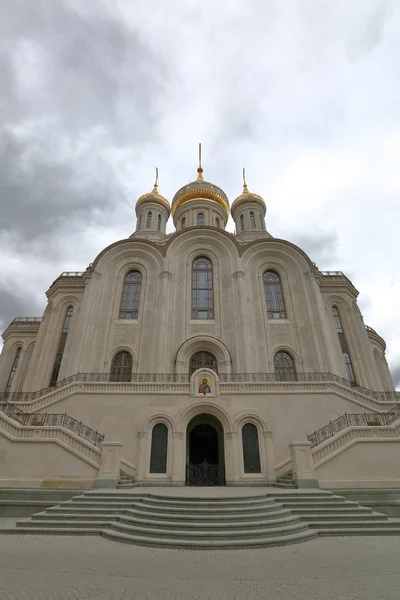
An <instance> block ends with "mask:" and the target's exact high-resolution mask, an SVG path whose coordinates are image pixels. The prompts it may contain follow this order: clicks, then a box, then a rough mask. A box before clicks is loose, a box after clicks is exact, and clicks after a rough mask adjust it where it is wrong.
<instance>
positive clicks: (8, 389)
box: [6, 348, 22, 393]
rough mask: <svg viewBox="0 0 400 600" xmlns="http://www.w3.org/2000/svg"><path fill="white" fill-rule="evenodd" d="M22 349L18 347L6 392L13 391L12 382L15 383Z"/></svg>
mask: <svg viewBox="0 0 400 600" xmlns="http://www.w3.org/2000/svg"><path fill="white" fill-rule="evenodd" d="M21 351H22V349H21V348H18V350H17V352H16V354H15V358H14V362H13V366H12V368H11V373H10V376H9V378H8V381H7V386H6V392H7V393H8V392H10V391H11V388H12V384H13V381H14V377H15V373H16V372H17V368H18V363H19V359H20V356H21Z"/></svg>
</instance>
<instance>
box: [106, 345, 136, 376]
mask: <svg viewBox="0 0 400 600" xmlns="http://www.w3.org/2000/svg"><path fill="white" fill-rule="evenodd" d="M131 375H132V356H131V355H130V353H129V352H126V350H123V351H122V352H118V354H116V355H115V356H114V358H113V360H112V364H111V373H110V381H130V380H131Z"/></svg>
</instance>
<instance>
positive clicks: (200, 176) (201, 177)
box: [197, 143, 203, 181]
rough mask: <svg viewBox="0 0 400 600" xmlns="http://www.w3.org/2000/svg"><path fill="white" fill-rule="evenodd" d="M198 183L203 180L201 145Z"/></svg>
mask: <svg viewBox="0 0 400 600" xmlns="http://www.w3.org/2000/svg"><path fill="white" fill-rule="evenodd" d="M197 172H198V175H197V181H201V180H202V179H203V168H202V166H201V143H200V144H199V167H198V169H197Z"/></svg>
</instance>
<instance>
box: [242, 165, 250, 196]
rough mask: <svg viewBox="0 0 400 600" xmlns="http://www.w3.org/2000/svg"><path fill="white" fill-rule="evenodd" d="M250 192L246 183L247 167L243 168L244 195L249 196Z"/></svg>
mask: <svg viewBox="0 0 400 600" xmlns="http://www.w3.org/2000/svg"><path fill="white" fill-rule="evenodd" d="M248 192H249V190H248V189H247V183H246V167H243V193H246V194H248Z"/></svg>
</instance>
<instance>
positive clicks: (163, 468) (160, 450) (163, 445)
mask: <svg viewBox="0 0 400 600" xmlns="http://www.w3.org/2000/svg"><path fill="white" fill-rule="evenodd" d="M167 449H168V428H167V426H166V425H164V423H157V425H154V427H153V432H152V435H151V454H150V473H166V472H167Z"/></svg>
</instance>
